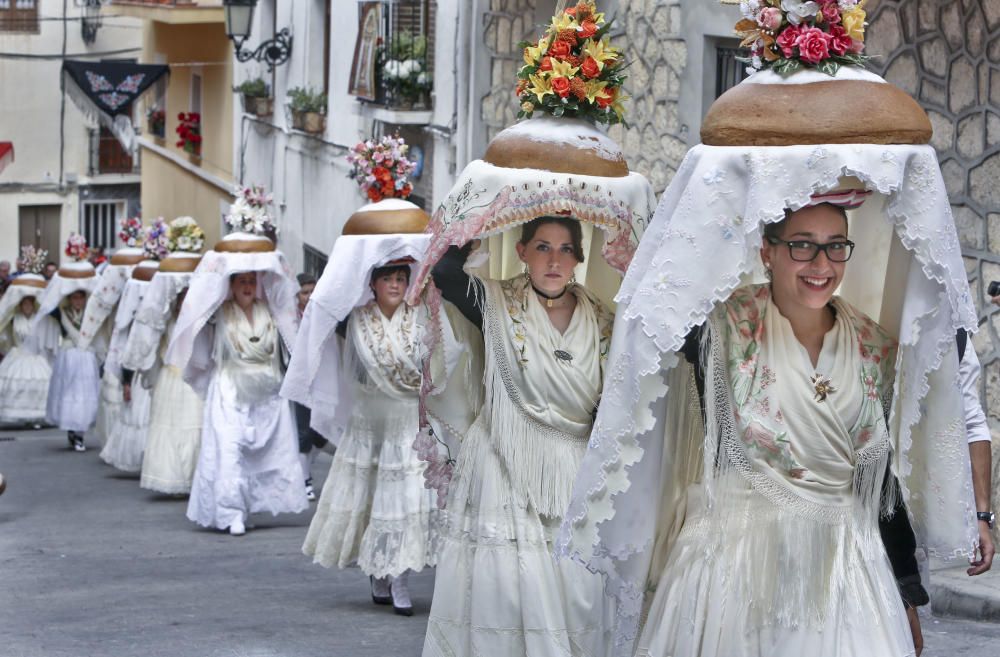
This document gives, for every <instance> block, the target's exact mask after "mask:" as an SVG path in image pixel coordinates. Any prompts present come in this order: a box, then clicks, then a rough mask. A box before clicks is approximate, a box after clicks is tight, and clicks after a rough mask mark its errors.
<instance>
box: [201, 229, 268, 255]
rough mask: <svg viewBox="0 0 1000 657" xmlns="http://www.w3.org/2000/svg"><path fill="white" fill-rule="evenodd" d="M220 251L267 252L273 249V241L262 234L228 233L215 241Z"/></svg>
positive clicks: (216, 247) (217, 249) (216, 248)
mask: <svg viewBox="0 0 1000 657" xmlns="http://www.w3.org/2000/svg"><path fill="white" fill-rule="evenodd" d="M215 250H216V251H218V252H220V253H267V252H268V251H274V242H272V241H271V240H270V238H267V237H264V236H263V235H253V234H250V233H230V234H229V235H226V236H225V237H223V238H222V239H221V240H219V241H218V242H216V243H215Z"/></svg>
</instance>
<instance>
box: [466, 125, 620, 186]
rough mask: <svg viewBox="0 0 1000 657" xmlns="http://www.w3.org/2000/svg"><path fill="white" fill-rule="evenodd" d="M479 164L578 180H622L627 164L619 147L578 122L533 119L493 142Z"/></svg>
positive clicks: (499, 136) (512, 128)
mask: <svg viewBox="0 0 1000 657" xmlns="http://www.w3.org/2000/svg"><path fill="white" fill-rule="evenodd" d="M483 161H485V162H489V163H490V164H492V165H494V166H498V167H505V168H508V169H541V170H543V171H552V172H554V173H571V174H574V173H575V174H577V175H581V176H600V177H602V178H622V177H624V176H627V175H628V173H629V171H628V163H627V162H626V161H625V155H624V153H622V150H621V147H619V146H618V144H616V143H615V141H614V140H613V139H611V138H610V137H608V136H607V135H605V134H604V133H603V132H601V131H600V130H598V129H597V128H595V127H594V126H592V125H591V124H589V123H587V122H586V121H582V120H580V119H557V118H555V117H551V116H543V117H537V118H533V119H528V120H526V121H521V122H520V123H515V124H514V125H512V126H510V127H509V128H507V129H505V130H503V131H502V132H501V133H500V134H498V135H497V136H496V137H494V138H493V141H491V142H490V143H489V146H487V147H486V155H484V156H483Z"/></svg>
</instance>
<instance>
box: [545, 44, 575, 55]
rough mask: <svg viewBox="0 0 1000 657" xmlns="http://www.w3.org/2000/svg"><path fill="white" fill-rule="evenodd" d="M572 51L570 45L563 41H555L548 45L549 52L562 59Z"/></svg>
mask: <svg viewBox="0 0 1000 657" xmlns="http://www.w3.org/2000/svg"><path fill="white" fill-rule="evenodd" d="M571 51H572V46H571V45H570V44H569V43H567V42H565V41H556V42H555V43H553V44H552V45H551V46H550V47H549V54H550V55H552V56H553V57H558V58H560V59H562V58H563V57H567V56H568V55H569V54H570V52H571Z"/></svg>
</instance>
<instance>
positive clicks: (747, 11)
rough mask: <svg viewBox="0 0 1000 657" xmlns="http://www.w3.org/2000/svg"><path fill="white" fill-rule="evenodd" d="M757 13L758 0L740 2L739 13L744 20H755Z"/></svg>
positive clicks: (758, 10)
mask: <svg viewBox="0 0 1000 657" xmlns="http://www.w3.org/2000/svg"><path fill="white" fill-rule="evenodd" d="M759 12H760V0H741V2H740V13H741V14H743V17H744V18H749V19H750V20H757V14H758V13H759Z"/></svg>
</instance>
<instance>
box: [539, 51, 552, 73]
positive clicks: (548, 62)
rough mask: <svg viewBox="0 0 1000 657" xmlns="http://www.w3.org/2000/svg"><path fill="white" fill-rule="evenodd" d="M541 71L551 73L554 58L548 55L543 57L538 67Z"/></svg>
mask: <svg viewBox="0 0 1000 657" xmlns="http://www.w3.org/2000/svg"><path fill="white" fill-rule="evenodd" d="M538 70H539V71H551V70H552V58H551V57H549V56H548V55H546V56H545V57H542V63H541V64H539V65H538Z"/></svg>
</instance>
